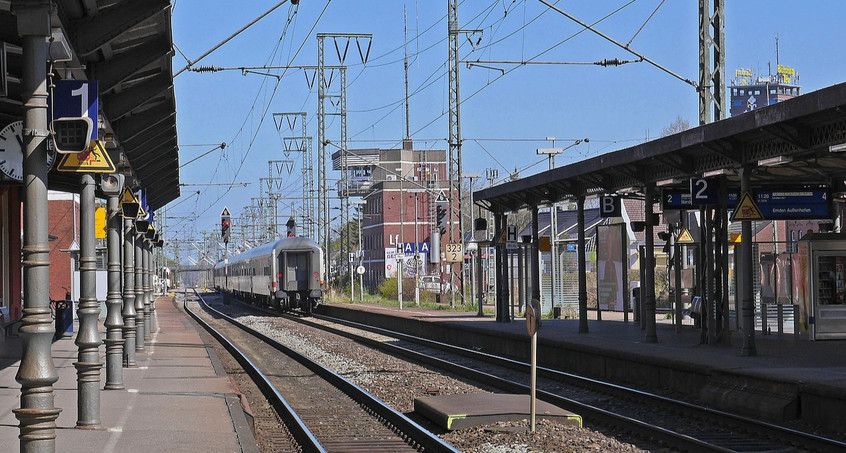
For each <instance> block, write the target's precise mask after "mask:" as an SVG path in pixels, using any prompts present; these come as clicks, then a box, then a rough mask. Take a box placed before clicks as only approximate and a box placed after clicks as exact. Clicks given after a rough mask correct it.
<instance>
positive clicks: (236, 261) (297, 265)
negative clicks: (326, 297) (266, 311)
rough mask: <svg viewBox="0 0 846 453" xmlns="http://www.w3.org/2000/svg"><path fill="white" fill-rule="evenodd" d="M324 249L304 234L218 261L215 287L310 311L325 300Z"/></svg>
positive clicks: (281, 306)
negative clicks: (303, 235)
mask: <svg viewBox="0 0 846 453" xmlns="http://www.w3.org/2000/svg"><path fill="white" fill-rule="evenodd" d="M323 275H324V269H323V249H321V248H320V246H318V245H317V242H315V241H313V240H311V239H308V238H304V237H287V238H282V239H279V240H276V241H274V242H270V243H267V244H263V245H260V246H258V247H255V248H253V249H250V250H247V251H244V252H242V253H240V254H238V255H235V256H232V257H229V258H228V259H225V260H223V261H220V262H218V263H217V264H216V265H215V266H214V271H213V278H214V287H215V289H217V290H218V291H221V292H224V293H228V294H232V295H234V296H236V297H239V298H242V299H244V300H245V301H247V302H250V303H255V304H258V305H263V306H268V307H271V308H273V309H276V310H280V311H283V310H294V309H296V310H301V311H304V312H307V313H311V311H312V310H313V309H314V308H315V307H316V306H317V305H318V304H320V303H321V302H322V301H323V288H324V284H325V281H324V279H323Z"/></svg>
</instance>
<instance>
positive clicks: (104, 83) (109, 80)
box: [91, 38, 172, 93]
mask: <svg viewBox="0 0 846 453" xmlns="http://www.w3.org/2000/svg"><path fill="white" fill-rule="evenodd" d="M171 53H172V50H171V44H170V41H169V40H167V39H165V38H157V39H156V40H154V41H151V42H149V43H148V44H146V45H144V46H139V47H137V48H135V49H132V50H128V51H126V52H123V53H120V54H117V55H116V56H115V57H114V58H110V59H108V60H105V61H102V62H100V63H95V64H93V65H92V66H93V68H91V74H92V77H93V78H95V79H97V81H98V82H99V86H100V92H101V93H107V92H109V91H111V90H113V89H114V88H115V87H116V86H118V85H119V84H120V83H122V82H124V81H126V80H129V79H130V78H132V76H134V75H135V74H137V73H138V72H140V71H141V70H142V69H144V67H146V66H147V65H149V64H150V63H152V62H154V61H156V60H158V59H160V58H164V57H167V56H169V55H170V54H171Z"/></svg>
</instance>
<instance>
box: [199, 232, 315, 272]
mask: <svg viewBox="0 0 846 453" xmlns="http://www.w3.org/2000/svg"><path fill="white" fill-rule="evenodd" d="M303 246H305V247H308V248H312V247H317V242H315V241H314V240H313V239H311V238H307V237H290V238H282V239H277V240H275V241H273V242H268V243H266V244H262V245H259V246H256V247H253V248H251V249H249V250H244V251H243V252H241V253H239V254H237V255H233V256H231V257H229V262H230V263H235V262H238V261H243V260H248V259H251V258H255V257H257V256H262V255H267V254H268V253H270V251H271V250H273V249H278V250H291V249H298V248H301V247H303ZM224 264H225V260H224V261H218V263H217V264H215V265H214V268H215V269H217V268H220V267H223V265H224Z"/></svg>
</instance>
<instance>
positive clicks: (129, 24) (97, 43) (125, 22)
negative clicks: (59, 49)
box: [69, 0, 170, 56]
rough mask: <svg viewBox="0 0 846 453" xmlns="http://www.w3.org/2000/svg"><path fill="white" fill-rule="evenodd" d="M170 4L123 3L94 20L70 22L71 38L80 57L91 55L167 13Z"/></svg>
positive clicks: (151, 0)
mask: <svg viewBox="0 0 846 453" xmlns="http://www.w3.org/2000/svg"><path fill="white" fill-rule="evenodd" d="M169 6H170V1H169V0H123V1H121V2H117V3H116V4H113V5H112V6H111V7H109V8H103V9H100V12H99V13H98V14H97V15H95V16H91V17H86V18H84V19H80V20H75V21H72V22H71V25H70V27H69V28H70V30H69V34H70V35H71V39H73V42H74V48H75V50H76V53H77V54H78V55H82V56H85V55H89V54H91V53H94V52H96V51H97V50H98V49H100V48H101V47H103V46H105V45H107V44H109V43H110V42H111V41H112V40H114V39H115V38H117V37H118V36H120V35H121V34H123V33H124V32H126V31H127V30H130V29H131V28H133V27H135V26H136V25H138V24H140V23H142V22H144V21H145V20H147V19H149V18H151V17H153V16H155V15H156V14H159V13H160V12H162V10H166V9H167V8H168V7H169Z"/></svg>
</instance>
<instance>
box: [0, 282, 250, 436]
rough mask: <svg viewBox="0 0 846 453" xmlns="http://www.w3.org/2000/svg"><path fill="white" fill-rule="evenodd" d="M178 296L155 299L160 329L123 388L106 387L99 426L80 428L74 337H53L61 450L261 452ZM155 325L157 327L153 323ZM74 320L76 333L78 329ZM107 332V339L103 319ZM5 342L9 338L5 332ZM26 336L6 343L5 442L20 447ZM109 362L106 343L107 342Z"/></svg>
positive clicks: (2, 360) (2, 359) (2, 347)
mask: <svg viewBox="0 0 846 453" xmlns="http://www.w3.org/2000/svg"><path fill="white" fill-rule="evenodd" d="M173 300H174V299H173V298H171V297H159V298H158V299H157V300H156V311H155V313H156V315H155V316H156V321H157V322H158V331H157V332H153V333H151V339H150V341H148V342H147V343H146V347H145V350H144V351H136V361H137V363H138V366H137V367H133V368H123V383H124V386H125V389H123V390H102V388H103V386H104V385H105V368H103V369H102V370H101V373H100V377H101V385H100V389H101V391H100V421H101V426H100V428H97V429H76V428H75V426H76V420H77V390H76V387H77V383H76V378H77V377H76V368H74V366H73V362H75V361H76V359H77V354H78V348H77V346H76V345H75V344H74V342H73V340H74V338H64V339H60V340H56V341H54V342H53V346H52V353H53V363H54V366H55V367H56V371H57V373H58V375H59V380H58V381H57V382H56V383H55V384H54V397H55V406H56V407H58V408H60V409H62V412H61V413H60V414H59V418H58V420H56V426H57V428H56V451H61V452H68V453H75V452H80V453H81V452H85V453H88V452H94V451H96V452H122V453H123V452H127V453H131V452H150V451H178V452H197V453H200V452H203V453H205V452H208V451H216V452H258V449H257V447H256V444H255V439H254V438H253V434H252V431H251V430H250V427H249V425H248V423H247V419H246V416H245V414H244V411H243V409H242V408H241V404H240V400H239V397H238V395H237V393H236V391H235V389H234V388H233V386H232V384H231V383H230V381H229V378H228V377H227V375H226V373H225V371H224V370H223V368H222V366H221V365H220V362H219V361H218V359H217V356H216V355H215V353H214V351H213V350H212V349H211V346H206V345H205V344H204V342H203V340H202V338H201V337H200V335H199V332H198V330H197V329H198V327H195V325H194V324H193V323H192V321H191V318H190V317H189V316H188V315H187V314H185V313H184V312H182V311H181V310H180V309H179V308H177V306H176V305H175V303H174V302H173ZM153 325H154V326H155V325H156V324H153ZM78 329H79V325H78V324H76V323H75V325H74V335H75V334H76V333H77V332H78V331H79V330H78ZM100 332H101V336H102V337H103V338H105V328H104V327H103V320H102V319H101V320H100ZM0 340H2V336H1V335H0ZM20 359H21V341H20V338H19V337H14V336H12V337H7V338H5V341H2V342H0V445H5V447H3V448H2V450H3V451H17V450H18V447H17V446H18V444H19V440H18V434H20V429H19V428H18V420H17V418H15V415H14V414H13V413H12V410H13V409H16V408H18V407H20V384H18V383H17V382H16V381H15V374H16V373H17V371H18V367H19V366H20ZM101 361H102V362H103V363H104V364H105V348H102V347H101Z"/></svg>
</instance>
